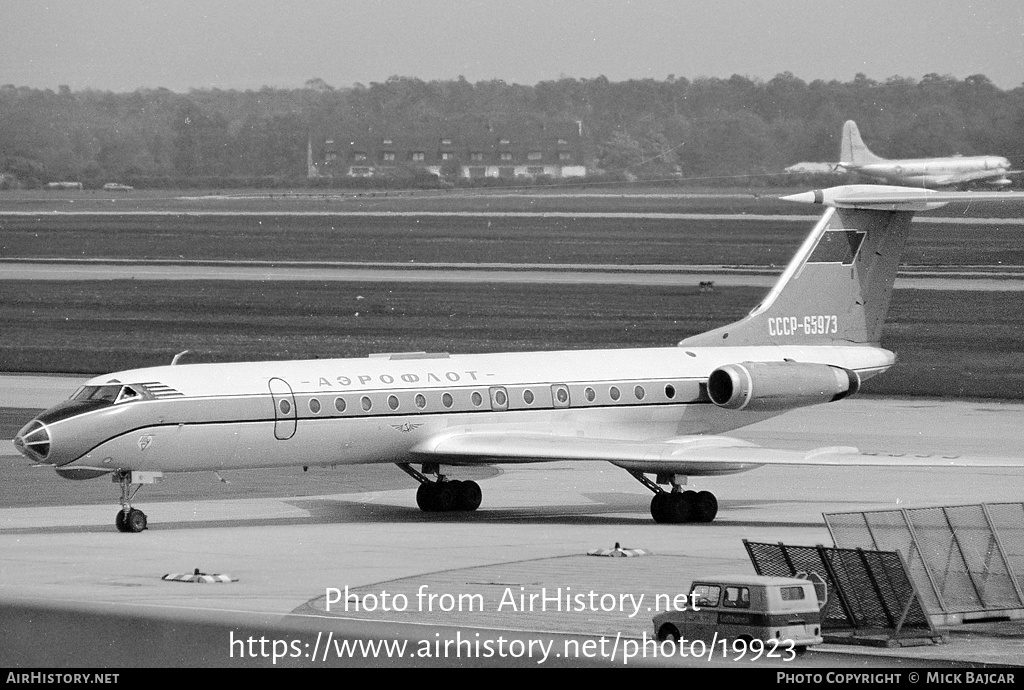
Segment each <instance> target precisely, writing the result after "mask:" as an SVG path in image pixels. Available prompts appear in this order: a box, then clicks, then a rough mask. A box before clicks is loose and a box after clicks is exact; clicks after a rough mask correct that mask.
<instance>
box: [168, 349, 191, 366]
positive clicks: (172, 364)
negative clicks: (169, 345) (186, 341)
mask: <svg viewBox="0 0 1024 690" xmlns="http://www.w3.org/2000/svg"><path fill="white" fill-rule="evenodd" d="M187 354H188V350H182V351H181V352H179V353H178V354H176V355H174V359H172V360H171V366H172V367H173V366H174V365H175V364H177V363H178V360H179V359H181V356H182V355H187Z"/></svg>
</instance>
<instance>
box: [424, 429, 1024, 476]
mask: <svg viewBox="0 0 1024 690" xmlns="http://www.w3.org/2000/svg"><path fill="white" fill-rule="evenodd" d="M412 452H413V454H415V455H418V456H420V457H421V458H423V459H424V460H426V459H427V458H431V459H433V460H435V461H444V462H445V463H446V464H464V465H468V464H477V463H494V462H499V463H528V462H554V461H564V460H601V461H605V462H610V463H613V464H615V465H618V466H619V467H623V468H625V469H628V470H634V471H639V472H648V473H677V474H687V475H692V476H700V475H718V474H732V473H734V472H742V471H745V470H750V469H753V468H755V467H759V466H761V465H818V466H832V467H843V466H850V467H855V466H863V467H901V466H906V467H1022V466H1024V459H1021V458H1000V457H967V456H959V455H949V456H946V455H912V454H883V453H861V452H860V451H858V450H857V449H856V448H851V447H846V446H839V447H826V448H816V449H813V450H809V451H797V450H776V449H771V448H762V447H760V446H757V445H755V444H752V443H749V442H747V441H742V440H739V439H734V438H729V437H725V436H682V437H677V438H672V439H666V440H664V441H653V442H651V441H631V440H625V439H623V440H620V439H607V438H578V437H575V436H556V435H552V434H543V433H537V432H526V431H478V432H474V431H465V432H455V433H450V434H445V435H441V436H436V437H433V438H431V439H428V440H427V441H424V442H423V443H420V444H419V445H418V446H416V447H415V448H414V449H413V450H412Z"/></svg>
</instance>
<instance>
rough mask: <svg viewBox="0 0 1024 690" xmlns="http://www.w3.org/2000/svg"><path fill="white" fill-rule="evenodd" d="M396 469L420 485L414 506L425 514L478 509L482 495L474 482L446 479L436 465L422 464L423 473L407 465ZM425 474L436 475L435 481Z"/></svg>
mask: <svg viewBox="0 0 1024 690" xmlns="http://www.w3.org/2000/svg"><path fill="white" fill-rule="evenodd" d="M398 467H399V468H401V469H402V471H403V472H405V473H406V474H408V475H409V476H411V477H412V478H413V479H415V480H416V481H418V482H419V483H420V488H419V489H417V490H416V505H418V506H419V507H420V510H422V511H423V512H425V513H443V512H449V511H455V510H460V511H473V510H476V509H477V508H479V507H480V502H481V501H482V500H483V496H484V494H483V491H481V489H480V485H479V484H477V483H476V482H474V481H461V480H458V479H448V478H447V477H445V476H444V475H443V474H441V471H440V467H439V466H438V465H437V464H424V465H423V472H417V471H416V470H415V469H413V467H412V466H411V465H410V464H409V463H398ZM427 474H435V475H437V481H433V480H431V479H428V478H427V477H426V476H425V475H427Z"/></svg>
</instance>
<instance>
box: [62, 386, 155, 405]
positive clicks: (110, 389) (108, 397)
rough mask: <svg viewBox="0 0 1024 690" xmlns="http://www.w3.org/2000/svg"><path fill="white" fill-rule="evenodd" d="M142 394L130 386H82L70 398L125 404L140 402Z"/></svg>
mask: <svg viewBox="0 0 1024 690" xmlns="http://www.w3.org/2000/svg"><path fill="white" fill-rule="evenodd" d="M142 397H143V396H142V394H141V393H139V391H137V390H136V389H135V388H133V387H131V386H122V385H121V384H119V383H118V384H114V385H110V386H83V387H82V388H80V389H78V392H77V393H75V394H74V395H73V396H71V399H72V400H91V401H94V402H105V403H115V404H117V403H125V402H130V401H132V400H142Z"/></svg>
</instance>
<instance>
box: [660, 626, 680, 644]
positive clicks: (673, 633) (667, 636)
mask: <svg viewBox="0 0 1024 690" xmlns="http://www.w3.org/2000/svg"><path fill="white" fill-rule="evenodd" d="M681 637H682V635H680V634H679V629H678V628H676V626H674V625H669V624H668V623H666V624H665V625H663V626H661V627H660V628H658V640H659V641H661V642H666V641H669V642H675V643H678V642H679V638H681Z"/></svg>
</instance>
